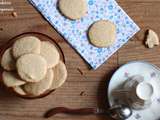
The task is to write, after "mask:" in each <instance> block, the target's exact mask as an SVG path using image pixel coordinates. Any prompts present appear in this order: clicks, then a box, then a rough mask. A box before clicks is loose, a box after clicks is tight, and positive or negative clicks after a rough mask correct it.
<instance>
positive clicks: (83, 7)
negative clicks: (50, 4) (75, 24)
mask: <svg viewBox="0 0 160 120" xmlns="http://www.w3.org/2000/svg"><path fill="white" fill-rule="evenodd" d="M59 9H60V11H61V12H62V14H64V16H66V17H68V18H69V19H73V20H76V19H80V18H81V17H83V16H85V15H86V13H87V0H59Z"/></svg>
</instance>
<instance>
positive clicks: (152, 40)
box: [145, 29, 159, 48]
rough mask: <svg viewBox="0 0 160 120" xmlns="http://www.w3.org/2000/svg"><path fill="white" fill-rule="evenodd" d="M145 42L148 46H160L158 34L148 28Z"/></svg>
mask: <svg viewBox="0 0 160 120" xmlns="http://www.w3.org/2000/svg"><path fill="white" fill-rule="evenodd" d="M145 44H146V45H147V47H148V48H154V46H158V45H159V37H158V34H157V33H156V32H155V31H153V30H151V29H149V30H147V34H146V41H145Z"/></svg>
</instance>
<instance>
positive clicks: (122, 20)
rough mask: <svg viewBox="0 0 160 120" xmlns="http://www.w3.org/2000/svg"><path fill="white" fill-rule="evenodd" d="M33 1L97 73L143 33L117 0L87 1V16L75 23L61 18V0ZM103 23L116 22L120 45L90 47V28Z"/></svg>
mask: <svg viewBox="0 0 160 120" xmlns="http://www.w3.org/2000/svg"><path fill="white" fill-rule="evenodd" d="M29 1H30V2H31V3H32V4H33V5H34V6H35V7H36V8H37V9H38V10H39V11H40V12H41V14H42V15H43V16H44V17H45V18H46V19H47V20H48V21H49V22H50V24H51V25H52V26H53V27H54V28H55V29H57V31H58V32H59V33H60V34H61V35H62V36H64V38H65V39H66V40H67V41H68V43H70V44H71V45H72V47H73V48H74V49H76V50H77V52H78V53H79V54H80V55H81V56H82V57H83V58H84V59H85V60H86V62H87V63H88V64H90V66H91V67H92V68H93V69H97V68H98V67H99V66H100V65H101V64H103V63H104V62H105V61H106V60H107V59H108V58H109V57H111V55H113V54H114V53H115V52H116V51H117V50H118V49H119V48H120V47H122V46H123V45H124V44H125V43H126V42H127V41H128V40H129V39H130V38H131V37H132V36H133V35H134V34H135V33H136V32H138V31H139V27H138V26H137V25H136V24H135V23H134V22H133V20H132V19H131V18H130V17H129V16H128V15H127V14H126V13H125V12H124V10H123V9H122V8H121V7H120V6H119V5H118V4H117V2H116V1H115V0H87V2H88V12H87V15H86V16H84V17H83V18H81V19H80V20H75V21H73V20H69V19H67V18H65V17H64V16H63V15H61V14H60V12H59V10H58V9H57V1H58V0H29ZM102 19H103V20H109V21H112V22H113V23H114V24H115V25H116V27H117V37H116V43H115V44H114V45H113V46H111V47H108V48H97V47H94V46H93V45H91V44H90V43H89V41H88V37H87V31H88V28H89V27H90V26H91V25H92V24H93V23H94V22H95V21H98V20H102Z"/></svg>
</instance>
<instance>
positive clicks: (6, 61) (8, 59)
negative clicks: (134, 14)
mask: <svg viewBox="0 0 160 120" xmlns="http://www.w3.org/2000/svg"><path fill="white" fill-rule="evenodd" d="M15 64H16V62H15V60H14V58H13V56H12V48H8V49H7V50H6V51H5V52H4V54H3V55H2V59H1V66H2V67H3V68H4V69H5V70H7V71H11V70H15V69H16V67H15Z"/></svg>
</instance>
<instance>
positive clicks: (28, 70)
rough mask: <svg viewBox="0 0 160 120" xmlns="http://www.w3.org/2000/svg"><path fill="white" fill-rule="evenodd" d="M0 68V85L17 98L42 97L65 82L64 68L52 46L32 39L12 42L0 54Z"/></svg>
mask: <svg viewBox="0 0 160 120" xmlns="http://www.w3.org/2000/svg"><path fill="white" fill-rule="evenodd" d="M1 66H2V67H3V69H4V71H3V73H2V80H3V83H4V85H5V86H6V87H7V88H12V90H13V91H14V92H15V93H17V94H18V95H20V96H27V97H38V96H42V95H44V94H45V93H47V92H48V91H52V90H55V89H57V88H59V87H60V86H62V84H63V83H64V82H65V81H66V79H67V69H66V66H65V64H64V63H63V61H61V60H60V54H59V51H58V50H57V48H56V46H54V45H53V44H52V43H51V42H49V41H41V40H40V39H39V38H37V37H34V36H27V37H23V38H20V39H18V40H16V41H15V42H14V43H13V45H12V46H11V47H10V48H8V49H7V50H6V51H5V52H4V53H3V55H2V58H1Z"/></svg>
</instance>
